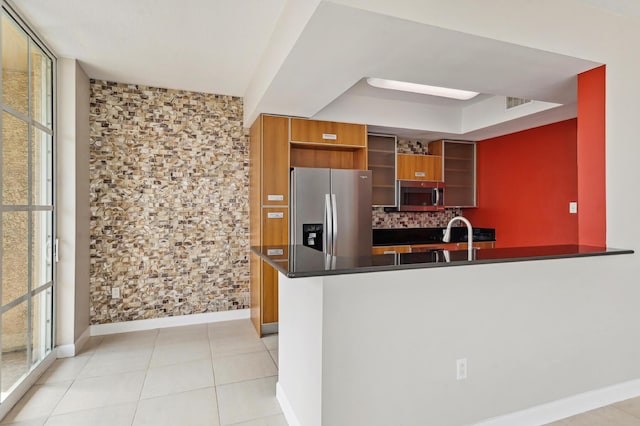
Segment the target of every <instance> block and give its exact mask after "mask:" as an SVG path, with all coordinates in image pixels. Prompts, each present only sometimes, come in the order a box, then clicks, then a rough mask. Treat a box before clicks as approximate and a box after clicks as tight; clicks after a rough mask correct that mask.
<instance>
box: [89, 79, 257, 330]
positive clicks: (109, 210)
mask: <svg viewBox="0 0 640 426" xmlns="http://www.w3.org/2000/svg"><path fill="white" fill-rule="evenodd" d="M242 114H243V104H242V99H241V98H238V97H231V96H221V95H212V94H204V93H194V92H187V91H181V90H171V89H161V88H154V87H147V86H139V85H127V84H121V83H113V82H106V81H95V80H92V81H91V116H90V122H91V140H90V144H91V146H90V184H91V225H90V226H91V229H90V232H91V246H90V254H91V283H90V286H91V289H90V291H91V300H90V310H91V312H90V314H91V323H92V324H102V323H110V322H119V321H130V320H138V319H147V318H160V317H168V316H175V315H184V314H195V313H205V312H214V311H225V310H232V309H243V308H248V307H249V265H248V256H249V208H248V195H249V193H248V169H249V162H248V131H246V130H245V129H244V128H243V122H242ZM113 287H119V288H120V292H121V298H120V299H112V298H111V289H112V288H113Z"/></svg>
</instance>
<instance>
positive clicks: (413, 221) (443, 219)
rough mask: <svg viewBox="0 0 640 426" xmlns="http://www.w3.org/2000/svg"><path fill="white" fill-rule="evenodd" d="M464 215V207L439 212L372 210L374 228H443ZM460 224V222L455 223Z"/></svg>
mask: <svg viewBox="0 0 640 426" xmlns="http://www.w3.org/2000/svg"><path fill="white" fill-rule="evenodd" d="M461 215H462V209H445V210H444V211H438V212H391V213H386V212H385V211H384V209H383V208H379V207H375V208H374V209H373V212H372V216H373V229H385V228H387V229H393V228H441V227H445V226H447V224H448V223H449V221H450V220H451V219H453V218H454V217H456V216H461ZM455 225H456V226H459V223H456V224H455Z"/></svg>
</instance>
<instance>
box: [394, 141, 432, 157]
mask: <svg viewBox="0 0 640 426" xmlns="http://www.w3.org/2000/svg"><path fill="white" fill-rule="evenodd" d="M396 152H397V153H398V154H420V155H429V141H419V140H408V139H398V142H397V143H396Z"/></svg>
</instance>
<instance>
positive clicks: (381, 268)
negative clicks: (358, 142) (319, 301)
mask: <svg viewBox="0 0 640 426" xmlns="http://www.w3.org/2000/svg"><path fill="white" fill-rule="evenodd" d="M484 250H491V249H484ZM251 251H252V252H253V253H255V254H257V255H258V256H259V257H260V258H261V259H263V260H264V261H266V262H267V263H268V264H269V265H271V266H272V267H274V268H275V269H276V270H277V271H278V272H280V273H282V274H283V275H285V276H286V277H287V278H308V277H323V276H329V275H351V274H362V273H368V272H388V271H401V270H409V269H426V268H440V267H450V266H471V265H486V264H493V263H512V262H528V261H535V260H553V259H571V258H579V257H596V256H615V255H620V254H634V253H635V251H634V250H631V249H617V248H613V247H608V248H607V249H606V251H601V252H589V253H564V254H550V255H538V256H523V257H512V258H498V259H476V260H471V261H469V260H462V261H451V262H438V263H413V264H403V265H376V266H361V267H357V268H350V269H340V270H331V269H328V270H323V271H311V272H289V271H288V270H286V269H285V268H283V267H282V263H285V262H286V260H283V261H275V260H273V259H271V258H269V257H267V256H266V255H264V254H263V253H262V252H261V251H259V250H257V249H256V248H254V247H251ZM462 251H466V250H462ZM389 256H390V255H389Z"/></svg>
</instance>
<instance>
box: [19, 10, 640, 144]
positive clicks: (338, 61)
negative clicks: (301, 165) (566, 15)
mask: <svg viewBox="0 0 640 426" xmlns="http://www.w3.org/2000/svg"><path fill="white" fill-rule="evenodd" d="M299 1H300V0H188V1H181V2H178V1H177V0H135V1H131V0H111V1H109V2H104V1H98V0H57V1H51V0H20V2H19V3H17V4H18V6H19V10H20V11H21V12H22V14H23V15H24V16H25V17H26V18H27V19H28V21H30V22H31V24H32V25H33V26H34V27H35V29H36V31H37V32H38V33H40V34H41V35H42V36H43V38H44V39H45V40H46V41H47V42H48V43H49V45H50V47H51V48H53V50H54V51H55V52H56V54H57V55H58V56H62V57H72V58H77V59H78V60H79V61H80V62H81V64H82V66H83V68H84V69H85V71H86V72H87V74H88V75H89V76H90V77H92V78H96V79H105V80H111V81H118V82H124V83H138V84H146V85H152V86H160V87H168V88H176V89H186V90H193V91H201V92H209V93H218V94H228V95H236V96H249V97H251V99H250V98H249V97H247V98H246V99H245V100H246V102H245V107H246V108H245V122H246V125H249V124H250V123H251V122H252V121H253V119H254V118H255V117H256V115H257V114H258V113H261V112H269V113H276V114H286V115H294V116H305V117H317V118H321V119H327V120H336V121H349V122H361V123H366V124H369V125H371V126H372V128H373V129H377V130H380V131H384V130H388V131H395V132H398V133H400V132H404V133H405V134H407V135H413V136H415V137H424V138H430V137H431V136H433V135H446V136H447V137H455V136H459V137H460V138H472V137H473V138H479V137H491V136H496V135H497V134H504V133H505V132H511V131H517V130H522V129H524V128H528V127H533V126H536V125H542V124H547V123H550V122H553V121H558V120H561V119H565V118H570V117H572V116H575V100H576V75H577V74H578V73H580V72H583V71H586V70H588V69H591V68H593V67H595V66H597V65H599V64H596V63H594V62H590V61H586V60H582V59H579V58H571V57H567V56H563V55H558V54H555V53H550V52H544V51H540V50H536V49H531V48H526V47H523V46H517V45H514V44H509V43H504V42H499V41H496V40H491V39H486V38H481V37H477V36H473V35H469V34H464V33H460V32H456V31H451V30H446V29H442V28H437V27H433V26H429V25H424V24H420V23H416V22H410V21H406V20H402V19H399V18H395V17H391V16H386V15H380V14H376V13H373V12H370V11H365V10H362V9H357V8H353V7H348V6H344V5H340V4H337V3H333V2H331V1H330V0H305V1H306V3H308V4H309V5H310V7H307V8H306V13H307V15H306V16H302V18H301V19H299V20H298V23H300V22H302V23H303V24H304V25H301V26H300V27H301V28H302V29H301V32H291V33H295V38H294V39H293V40H291V42H290V43H289V47H288V48H287V50H286V52H285V53H286V54H285V55H282V58H283V60H282V62H281V63H279V64H277V66H276V67H275V68H274V72H273V73H271V74H272V75H269V76H268V77H269V78H268V83H267V84H266V85H265V87H264V90H262V91H258V92H256V93H258V95H255V93H253V92H252V91H251V90H250V89H251V84H252V83H254V82H255V81H256V79H257V78H258V79H259V77H264V76H265V75H266V74H265V73H264V67H263V64H265V63H269V61H268V60H265V57H267V59H268V58H269V57H268V55H269V53H270V50H269V48H272V47H273V46H275V45H276V44H277V43H278V42H279V41H281V40H280V39H279V37H281V33H283V31H282V28H283V27H285V26H286V25H288V24H289V23H290V22H291V15H290V14H288V12H290V11H291V10H298V11H299V10H301V9H300V8H298V9H296V7H297V6H299V4H297V3H296V2H299ZM581 1H584V2H588V3H590V4H594V5H596V6H597V7H604V6H603V4H604V3H605V0H581ZM632 1H633V3H627V7H630V6H631V5H632V4H634V3H635V2H637V0H632ZM638 3H640V2H638ZM316 6H317V7H316ZM616 10H617V9H616ZM287 19H289V20H287ZM278 30H280V33H278ZM276 33H278V34H276ZM274 34H275V35H274ZM272 36H273V38H272ZM271 50H276V49H271ZM263 56H264V57H263ZM275 62H277V61H275ZM271 63H274V61H271ZM261 73H262V75H261ZM365 77H381V78H389V79H394V80H403V81H411V82H416V83H424V84H430V85H435V86H444V87H452V88H457V89H465V90H473V91H477V92H480V93H482V95H481V96H479V97H478V98H475V99H473V100H470V101H466V102H464V101H451V100H445V99H442V98H437V97H433V96H426V95H414V94H408V93H404V94H402V93H393V92H389V91H386V90H384V89H378V88H373V87H369V86H368V85H367V84H366V83H364V82H363V81H362V79H363V78H365ZM248 88H249V89H248ZM248 92H249V94H248ZM494 96H517V97H523V98H527V99H535V100H538V101H545V102H550V103H557V104H561V105H562V106H560V107H557V108H551V107H550V106H548V107H544V108H538V109H535V108H534V109H532V110H531V112H530V114H529V115H527V116H526V117H525V116H517V115H515V116H514V115H509V116H507V115H505V117H504V119H503V120H502V121H505V120H509V123H501V121H500V120H499V119H491V120H478V119H477V117H471V118H473V120H467V122H473V123H476V124H474V126H475V127H474V126H468V125H465V123H464V117H465V116H468V115H469V114H470V113H469V111H474V110H478V109H479V108H473V105H475V104H479V102H489V101H490V100H491V98H492V97H494ZM542 104H544V102H543V103H541V104H539V105H542ZM549 105H551V104H549ZM465 111H467V112H465ZM433 112H435V113H434V114H432V113H433ZM502 112H504V111H502ZM503 115H504V114H503ZM496 118H498V117H496ZM437 119H440V120H441V122H440V123H437V122H436V121H437ZM456 120H458V121H456ZM478 126H480V127H478ZM524 126H528V127H524Z"/></svg>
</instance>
